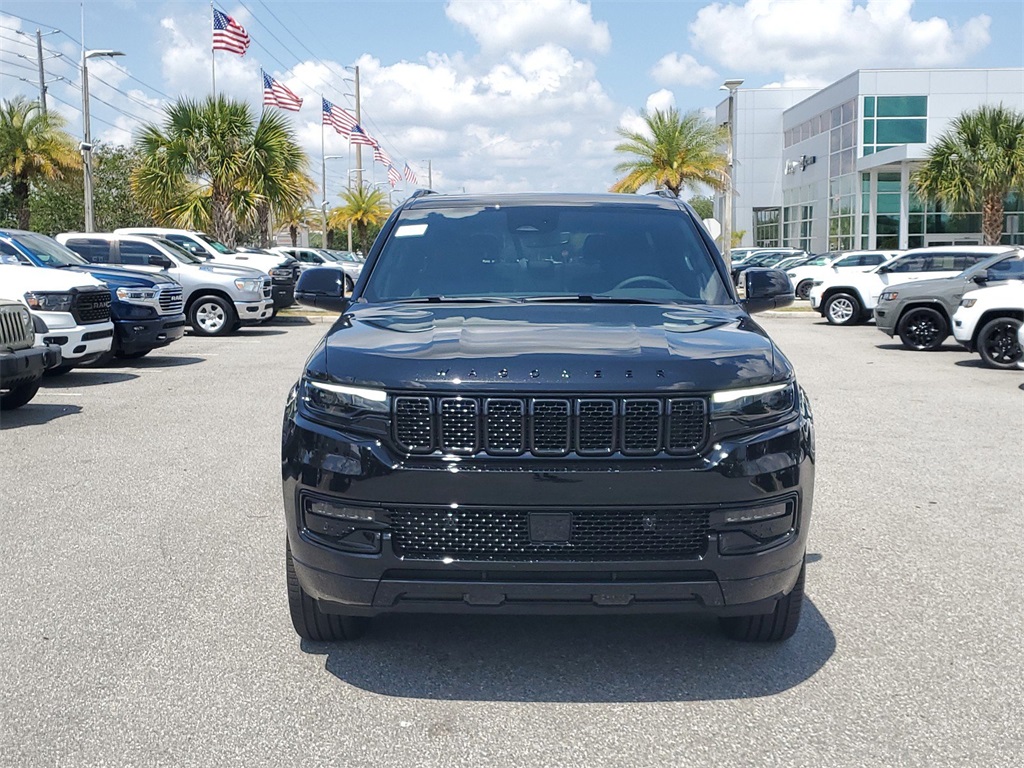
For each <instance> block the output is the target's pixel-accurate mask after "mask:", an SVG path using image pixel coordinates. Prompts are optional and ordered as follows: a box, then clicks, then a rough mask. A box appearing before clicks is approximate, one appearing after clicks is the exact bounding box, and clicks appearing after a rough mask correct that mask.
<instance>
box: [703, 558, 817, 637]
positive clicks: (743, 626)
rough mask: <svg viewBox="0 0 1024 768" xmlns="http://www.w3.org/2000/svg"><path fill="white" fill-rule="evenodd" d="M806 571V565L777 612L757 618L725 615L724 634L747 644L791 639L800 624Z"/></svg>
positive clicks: (778, 604)
mask: <svg viewBox="0 0 1024 768" xmlns="http://www.w3.org/2000/svg"><path fill="white" fill-rule="evenodd" d="M806 572H807V564H806V563H805V564H804V565H803V566H801V568H800V575H799V576H797V579H796V584H794V585H793V589H792V591H790V593H789V594H788V595H786V596H785V597H783V598H781V599H780V600H779V601H778V602H777V603H776V604H775V610H774V611H772V612H771V613H763V614H758V615H755V616H725V617H723V618H721V619H719V623H720V624H721V627H722V631H723V632H724V633H725V634H726V635H727V636H728V637H731V638H732V639H733V640H740V641H742V642H745V643H777V642H780V641H782V640H788V639H789V638H791V637H792V636H793V633H794V632H796V628H797V626H798V625H799V624H800V610H801V608H802V607H803V604H804V576H805V574H806Z"/></svg>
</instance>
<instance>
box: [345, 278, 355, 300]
mask: <svg viewBox="0 0 1024 768" xmlns="http://www.w3.org/2000/svg"><path fill="white" fill-rule="evenodd" d="M355 287H356V281H355V280H353V279H352V278H351V277H349V276H348V275H345V289H344V290H345V293H347V294H348V295H349V296H351V295H352V291H353V290H355Z"/></svg>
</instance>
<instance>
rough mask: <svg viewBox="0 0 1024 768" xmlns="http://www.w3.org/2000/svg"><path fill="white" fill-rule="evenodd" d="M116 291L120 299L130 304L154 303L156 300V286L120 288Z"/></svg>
mask: <svg viewBox="0 0 1024 768" xmlns="http://www.w3.org/2000/svg"><path fill="white" fill-rule="evenodd" d="M115 293H116V295H117V298H118V299H120V300H121V301H127V302H128V303H129V304H153V303H154V302H155V301H156V289H155V288H118V289H117V291H116V292H115Z"/></svg>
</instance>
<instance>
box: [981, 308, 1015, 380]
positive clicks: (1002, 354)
mask: <svg viewBox="0 0 1024 768" xmlns="http://www.w3.org/2000/svg"><path fill="white" fill-rule="evenodd" d="M1020 325H1021V322H1020V320H1017V319H1015V318H1012V317H997V318H995V319H994V320H989V321H988V322H987V323H985V325H984V327H983V328H982V329H981V331H980V332H979V333H978V343H977V349H978V354H980V355H981V361H982V362H983V363H984V364H985V365H986V366H988V367H989V368H1000V369H1003V370H1008V369H1011V368H1016V367H1017V361H1018V360H1020V359H1021V355H1022V351H1021V348H1020V345H1019V344H1017V329H1018V328H1020Z"/></svg>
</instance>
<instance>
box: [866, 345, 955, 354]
mask: <svg viewBox="0 0 1024 768" xmlns="http://www.w3.org/2000/svg"><path fill="white" fill-rule="evenodd" d="M875 348H876V349H895V350H896V351H898V352H906V353H908V354H911V353H912V354H915V355H920V354H930V353H932V352H966V350H965V349H964V348H963V347H961V346H960V345H959V344H943V345H942V346H940V347H939V348H938V349H930V350H928V351H927V352H922V351H920V350H917V349H907V348H906V347H904V346H903V345H902V344H875Z"/></svg>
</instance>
